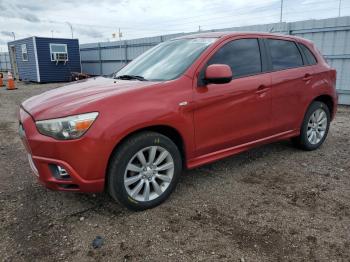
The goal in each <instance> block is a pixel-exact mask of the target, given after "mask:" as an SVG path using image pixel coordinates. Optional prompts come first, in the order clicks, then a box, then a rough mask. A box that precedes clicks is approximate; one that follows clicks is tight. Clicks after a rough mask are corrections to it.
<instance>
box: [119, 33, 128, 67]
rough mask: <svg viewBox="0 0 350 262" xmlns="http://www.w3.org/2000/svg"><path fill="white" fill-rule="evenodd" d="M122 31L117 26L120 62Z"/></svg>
mask: <svg viewBox="0 0 350 262" xmlns="http://www.w3.org/2000/svg"><path fill="white" fill-rule="evenodd" d="M122 36H123V34H122V32H121V31H120V27H119V28H118V38H119V50H120V62H121V63H122V61H123V59H122ZM125 59H126V58H125Z"/></svg>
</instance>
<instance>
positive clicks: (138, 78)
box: [115, 75, 148, 81]
mask: <svg viewBox="0 0 350 262" xmlns="http://www.w3.org/2000/svg"><path fill="white" fill-rule="evenodd" d="M115 79H122V80H131V79H136V80H139V81H148V80H147V79H145V78H144V77H143V76H135V75H121V76H117V77H115Z"/></svg>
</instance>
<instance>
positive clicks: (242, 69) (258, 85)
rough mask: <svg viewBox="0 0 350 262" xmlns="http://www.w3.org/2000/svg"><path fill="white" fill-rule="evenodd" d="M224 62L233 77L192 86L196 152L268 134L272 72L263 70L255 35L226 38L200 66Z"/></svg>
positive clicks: (219, 147)
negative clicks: (234, 38)
mask: <svg viewBox="0 0 350 262" xmlns="http://www.w3.org/2000/svg"><path fill="white" fill-rule="evenodd" d="M211 64H227V65H229V66H230V67H231V70H232V72H233V79H232V81H231V82H229V83H225V84H203V85H200V84H199V85H200V86H197V85H196V87H195V91H194V101H195V104H196V106H195V111H194V125H195V143H196V152H197V155H203V154H207V153H211V152H214V151H217V150H220V149H225V148H229V147H233V146H236V145H241V144H244V143H247V142H251V141H255V140H258V139H261V138H264V137H266V136H268V135H269V133H270V128H271V125H270V121H271V118H270V115H271V92H270V85H271V75H270V74H269V73H265V74H264V73H263V72H262V71H263V69H262V68H263V66H262V61H261V55H260V51H259V41H258V40H257V39H256V38H246V39H237V40H232V41H227V42H225V43H223V44H222V45H221V46H219V47H218V48H217V49H216V51H215V53H214V55H212V56H211V57H210V58H209V59H208V60H207V62H206V64H205V66H204V67H203V68H202V71H201V72H202V73H201V74H200V75H203V72H204V70H205V68H206V67H207V66H208V65H211Z"/></svg>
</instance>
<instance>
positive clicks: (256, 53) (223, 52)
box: [207, 38, 261, 78]
mask: <svg viewBox="0 0 350 262" xmlns="http://www.w3.org/2000/svg"><path fill="white" fill-rule="evenodd" d="M212 64H225V65H229V66H230V67H231V70H232V73H233V78H237V77H243V76H248V75H254V74H257V73H260V72H261V57H260V49H259V43H258V39H256V38H249V39H239V40H233V41H231V42H229V43H227V44H225V45H224V46H223V47H221V48H220V49H219V50H218V51H217V52H216V53H215V54H214V55H213V56H212V57H211V58H210V60H209V62H208V64H207V65H212Z"/></svg>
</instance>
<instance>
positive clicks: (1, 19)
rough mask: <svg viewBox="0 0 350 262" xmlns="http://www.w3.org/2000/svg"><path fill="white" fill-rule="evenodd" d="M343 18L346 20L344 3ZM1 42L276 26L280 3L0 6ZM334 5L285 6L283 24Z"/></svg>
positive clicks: (92, 0) (303, 2) (33, 2)
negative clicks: (120, 32) (248, 26)
mask: <svg viewBox="0 0 350 262" xmlns="http://www.w3.org/2000/svg"><path fill="white" fill-rule="evenodd" d="M342 7H343V9H342V15H350V2H349V1H343V4H342ZM0 10H1V12H0V25H1V30H3V31H1V32H0V36H1V39H2V41H5V42H6V40H7V41H10V40H11V39H12V34H11V35H10V34H9V33H11V32H12V31H13V32H14V33H15V34H16V39H21V38H24V37H28V36H33V35H35V36H44V37H45V36H46V37H51V34H52V32H53V34H54V36H55V37H62V38H70V37H71V32H70V28H69V26H68V24H67V22H69V23H71V24H72V26H73V31H74V37H77V38H79V42H80V43H87V42H90V43H91V42H101V41H108V39H111V38H112V34H113V33H115V32H117V31H118V29H119V28H121V31H122V33H123V39H133V38H140V37H147V36H157V35H164V34H173V33H180V32H194V31H197V30H198V27H199V26H201V29H202V30H209V29H220V28H230V27H236V26H244V25H252V24H262V23H264V24H265V23H275V22H278V21H279V11H280V0H259V1H256V0H234V1H233V0H191V1H188V0H176V1H174V0H147V1H145V0H89V1H81V0H0ZM337 14H338V1H317V0H294V1H284V9H283V20H284V21H296V20H304V19H309V18H315V19H317V18H327V17H332V16H337Z"/></svg>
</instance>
